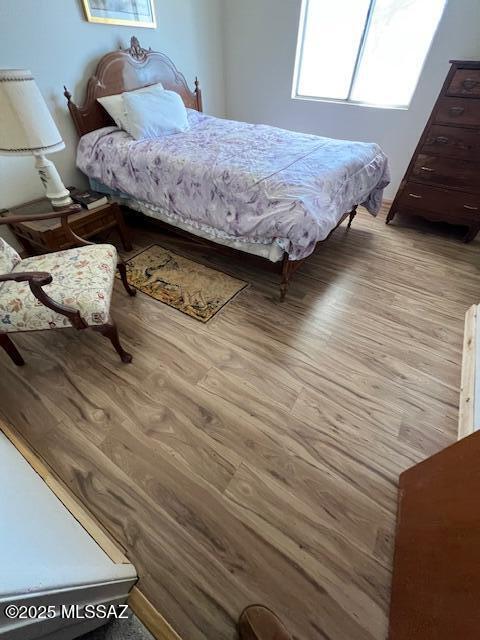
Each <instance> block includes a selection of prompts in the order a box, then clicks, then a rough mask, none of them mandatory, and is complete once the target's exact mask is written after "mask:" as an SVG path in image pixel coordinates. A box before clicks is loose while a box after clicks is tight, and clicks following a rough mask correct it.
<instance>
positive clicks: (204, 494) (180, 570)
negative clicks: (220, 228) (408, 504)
mask: <svg viewBox="0 0 480 640" xmlns="http://www.w3.org/2000/svg"><path fill="white" fill-rule="evenodd" d="M384 213H385V212H383V215H382V216H380V217H379V218H378V219H376V220H375V219H373V218H372V217H370V216H368V215H367V214H366V213H361V214H360V215H359V216H358V217H357V219H356V220H355V222H354V225H353V227H352V229H351V230H350V231H349V232H347V231H346V230H345V228H343V227H342V228H341V229H339V230H338V231H337V232H336V233H335V235H334V237H333V238H332V239H331V240H330V241H329V242H328V243H326V244H325V245H324V246H321V247H319V249H318V251H317V253H316V255H315V256H314V257H313V258H312V259H310V260H309V261H308V262H307V263H306V264H305V265H304V267H303V268H302V269H301V270H300V271H299V272H298V273H297V274H296V276H295V279H294V282H293V286H292V289H291V291H290V293H289V296H288V298H287V300H286V302H285V303H284V304H280V303H279V302H278V298H277V296H278V275H277V274H275V273H273V272H272V271H265V270H261V269H260V268H259V266H258V264H257V263H256V262H252V261H250V260H247V259H244V258H243V257H241V256H236V255H232V254H229V255H227V256H225V255H219V254H218V253H217V252H216V251H213V250H212V249H211V248H210V247H206V246H205V245H204V244H201V243H198V244H197V243H192V242H187V241H185V240H183V239H181V238H178V237H176V236H171V235H167V236H165V235H164V234H162V233H160V232H159V231H158V230H155V229H153V230H152V229H150V228H146V227H140V228H137V229H136V230H135V232H134V242H135V248H134V252H133V253H136V252H138V251H139V250H140V249H141V248H142V247H145V246H148V245H150V244H152V243H155V242H159V243H162V244H164V245H165V246H168V247H169V248H172V249H173V250H177V251H179V252H181V253H183V254H185V255H188V256H189V257H193V259H196V260H199V261H202V262H204V263H205V264H208V265H210V266H213V267H217V268H220V269H223V270H224V271H227V272H230V273H232V274H233V275H238V277H241V278H244V279H246V280H248V281H250V282H252V283H253V284H252V285H251V287H250V288H249V289H247V290H245V291H244V292H242V293H241V294H240V295H239V296H238V297H237V298H236V299H235V300H234V301H233V302H231V303H230V304H229V305H227V306H226V307H225V308H224V309H223V310H222V311H221V313H220V314H219V315H218V316H216V317H215V319H214V320H212V321H211V322H210V323H209V324H207V325H202V324H201V323H199V322H197V321H195V320H193V319H191V318H189V317H187V316H185V315H182V314H181V313H180V312H178V311H176V310H174V309H171V308H169V307H167V306H165V305H162V304H161V303H159V302H156V301H154V300H152V299H151V298H149V297H147V296H145V295H142V294H139V295H138V296H137V297H136V298H135V299H129V298H128V297H127V296H126V295H125V293H124V291H123V289H122V288H121V286H120V285H119V284H118V283H117V285H116V287H115V288H116V291H115V295H114V303H113V313H114V316H115V317H116V319H117V322H118V325H119V327H120V330H121V333H122V336H123V340H124V343H125V346H126V347H127V348H128V350H130V351H131V352H132V354H133V356H134V361H133V364H132V365H128V366H126V365H122V364H121V363H120V361H119V360H118V359H117V357H116V354H115V353H114V351H113V350H112V349H111V346H110V344H109V343H108V342H107V341H106V340H104V339H102V338H101V337H100V336H99V335H97V334H94V333H90V332H78V333H77V332H75V331H73V330H72V331H70V330H67V331H63V332H52V333H43V334H39V333H34V334H29V335H23V336H18V337H16V343H17V345H18V347H19V348H20V350H21V351H22V353H23V355H24V357H25V359H26V360H27V366H26V367H24V368H23V369H18V368H16V367H14V365H12V364H11V363H10V362H9V361H8V360H7V358H6V357H5V356H4V354H3V353H2V354H0V367H1V375H0V410H1V413H2V414H3V415H4V417H5V418H6V419H7V420H8V421H10V422H11V423H12V424H14V425H15V426H16V427H17V429H18V430H19V431H20V432H21V433H22V434H23V435H24V436H25V437H26V438H27V439H28V440H29V442H30V443H31V444H32V445H33V446H34V447H35V449H36V450H37V451H38V452H39V454H40V455H41V456H43V457H44V458H45V459H46V460H47V462H48V463H49V464H50V465H52V467H53V468H54V469H55V470H56V472H57V473H58V474H59V475H60V476H61V477H62V478H63V480H64V481H65V482H66V483H67V484H68V485H69V486H70V487H71V489H72V490H73V491H74V493H75V494H76V495H77V497H78V498H80V499H81V500H82V501H83V502H84V503H85V504H86V505H87V506H88V507H89V509H90V510H91V511H92V512H93V514H94V515H95V516H96V517H97V518H98V520H99V521H100V522H101V523H102V524H103V525H104V526H105V527H106V528H107V529H108V531H109V532H110V533H111V534H112V535H113V536H114V537H115V538H116V539H117V540H118V541H119V542H120V543H121V544H122V545H123V546H124V547H125V548H126V550H127V555H128V556H129V558H130V559H131V560H132V561H133V562H134V564H135V565H136V567H137V569H138V571H139V574H140V587H141V589H142V590H143V592H144V593H145V595H146V596H147V597H148V599H149V600H151V602H152V603H153V604H155V605H156V606H157V607H158V609H159V610H160V612H161V613H162V614H163V615H164V616H165V618H166V619H167V620H168V621H169V622H170V623H171V624H172V626H173V627H174V628H175V629H176V630H177V631H178V633H179V634H180V635H181V636H182V637H183V638H185V640H205V639H209V640H230V639H232V638H234V637H235V622H236V619H237V616H238V614H239V613H240V611H241V610H242V608H243V607H244V606H246V605H247V604H249V603H252V602H263V603H265V604H267V605H268V606H270V607H272V608H273V609H275V610H277V611H278V612H279V613H280V614H281V616H282V617H283V618H284V620H285V621H286V623H287V624H288V626H289V627H290V629H291V630H292V631H293V633H294V636H295V638H297V639H298V640H300V639H301V640H309V639H319V640H322V639H325V640H383V639H384V638H385V637H386V629H387V616H388V605H389V591H390V579H391V566H392V550H393V535H394V526H395V514H396V501H397V480H398V476H399V474H400V473H401V472H402V471H403V470H405V469H406V468H408V467H409V466H411V465H413V464H415V463H416V462H418V461H420V460H422V459H423V458H425V457H427V456H429V455H430V454H432V453H434V452H436V451H438V450H439V449H441V448H443V447H445V446H446V445H448V444H450V443H452V442H453V441H454V440H455V436H456V427H457V417H458V401H459V385H460V364H461V351H462V335H463V321H464V314H465V312H466V310H467V308H468V307H469V306H470V305H471V304H473V303H476V302H478V301H479V298H480V272H479V268H478V267H479V246H480V243H479V242H478V241H476V242H474V243H472V244H470V245H464V244H462V243H461V242H460V241H459V237H460V234H457V235H455V232H454V231H453V230H450V229H449V230H448V231H447V228H444V227H441V226H434V225H427V224H421V223H415V222H412V221H408V220H404V219H402V218H400V217H399V218H398V219H396V221H395V223H394V224H392V225H391V226H388V227H387V226H386V225H385V224H384ZM412 225H413V228H411V227H412ZM262 264H263V263H262Z"/></svg>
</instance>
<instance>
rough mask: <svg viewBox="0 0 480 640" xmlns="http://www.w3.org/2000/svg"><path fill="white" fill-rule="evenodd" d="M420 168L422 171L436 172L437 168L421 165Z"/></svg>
mask: <svg viewBox="0 0 480 640" xmlns="http://www.w3.org/2000/svg"><path fill="white" fill-rule="evenodd" d="M420 169H421V170H422V171H428V172H429V173H434V172H435V169H432V168H431V167H420Z"/></svg>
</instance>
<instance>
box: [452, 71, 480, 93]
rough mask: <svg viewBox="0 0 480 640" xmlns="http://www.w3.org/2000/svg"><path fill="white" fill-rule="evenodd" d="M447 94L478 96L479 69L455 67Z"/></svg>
mask: <svg viewBox="0 0 480 640" xmlns="http://www.w3.org/2000/svg"><path fill="white" fill-rule="evenodd" d="M447 95H449V96H473V97H477V98H480V69H457V71H456V72H455V75H454V76H453V78H452V81H451V83H450V85H449V87H448V89H447Z"/></svg>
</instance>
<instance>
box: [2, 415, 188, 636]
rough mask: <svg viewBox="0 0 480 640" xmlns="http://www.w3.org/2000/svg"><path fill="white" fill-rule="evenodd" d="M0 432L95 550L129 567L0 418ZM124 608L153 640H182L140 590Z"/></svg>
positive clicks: (93, 521)
mask: <svg viewBox="0 0 480 640" xmlns="http://www.w3.org/2000/svg"><path fill="white" fill-rule="evenodd" d="M0 431H2V432H3V433H4V434H5V436H6V437H7V438H8V440H9V441H10V442H11V443H12V444H13V446H14V447H15V448H16V449H17V451H18V452H19V453H20V454H21V455H22V456H23V458H24V459H25V460H26V461H27V462H28V464H29V465H30V466H31V467H32V469H33V470H34V471H35V472H36V473H38V475H39V476H40V477H41V478H42V480H43V481H44V482H45V484H46V485H47V486H48V487H49V488H50V490H51V491H53V493H54V494H55V495H56V496H57V498H58V499H59V500H60V502H61V503H62V504H63V505H64V506H65V508H66V509H68V511H69V512H70V513H71V514H72V516H73V517H74V518H75V520H77V522H79V524H80V525H81V526H82V527H83V528H84V529H85V531H86V532H87V533H88V534H89V535H90V536H91V537H92V538H93V539H94V540H95V542H96V543H97V544H98V546H99V547H100V548H101V549H102V550H103V551H104V552H105V553H106V554H107V556H108V557H109V558H110V560H112V562H114V563H115V564H130V560H129V559H128V558H127V556H126V555H125V551H124V549H123V548H122V547H121V545H120V544H119V543H118V542H117V541H116V540H114V539H113V538H112V537H111V536H110V534H109V533H108V532H107V531H106V530H105V529H103V527H102V526H101V525H100V524H99V523H98V522H97V520H96V519H95V518H94V516H93V515H91V514H90V512H89V511H88V510H87V509H86V507H84V506H83V504H81V503H80V502H79V500H78V499H77V498H76V497H75V496H74V495H73V493H72V492H71V491H70V489H68V487H67V486H66V485H65V484H64V483H63V482H62V481H61V480H60V478H58V476H57V475H56V474H55V472H54V471H53V470H52V469H51V468H50V467H49V465H48V464H47V463H46V462H45V461H44V460H43V459H42V458H41V457H40V456H39V454H38V453H37V452H36V451H35V450H34V449H33V447H31V446H30V445H29V444H28V442H27V441H26V440H25V438H23V436H21V435H20V434H19V433H18V431H17V430H16V429H15V428H14V427H13V426H11V425H10V424H7V423H6V422H5V421H4V420H3V419H2V417H1V416H0ZM128 605H129V607H130V608H131V610H132V611H133V612H134V614H135V615H136V616H137V618H138V619H139V620H140V621H141V622H142V624H143V625H144V626H145V627H146V628H147V629H148V630H149V631H150V633H151V634H152V635H153V636H154V637H155V638H156V640H182V639H181V638H180V636H179V635H178V634H177V633H176V632H175V631H174V629H173V628H172V627H171V626H170V624H169V623H168V622H167V621H166V620H165V618H164V617H163V616H162V615H161V614H160V613H159V612H158V611H157V609H156V608H155V607H154V606H153V605H152V603H151V602H150V601H149V600H147V598H146V597H145V596H144V595H143V593H142V592H141V591H140V589H139V588H138V587H136V586H134V587H133V588H132V590H131V591H130V594H129V597H128Z"/></svg>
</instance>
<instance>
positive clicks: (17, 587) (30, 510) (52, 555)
mask: <svg viewBox="0 0 480 640" xmlns="http://www.w3.org/2000/svg"><path fill="white" fill-rule="evenodd" d="M7 436H8V437H7ZM17 447H20V450H19V448H17ZM22 449H23V450H22ZM21 450H22V451H21ZM22 454H24V455H27V456H28V455H29V452H28V451H27V450H26V449H24V448H23V447H22V446H21V443H20V442H19V441H18V440H17V439H16V438H13V437H12V432H11V431H10V429H9V428H8V427H7V426H6V425H4V424H3V423H2V422H1V420H0V487H1V490H0V575H1V580H0V637H2V638H8V640H36V639H39V638H42V639H45V640H47V639H48V640H70V639H72V638H76V637H78V636H79V635H81V634H83V633H86V632H87V631H90V630H92V629H94V628H96V627H98V626H100V625H102V624H105V622H106V620H102V619H99V618H95V619H82V616H79V617H77V618H76V619H70V618H69V614H68V613H67V612H65V614H64V616H63V617H62V615H61V613H60V612H61V611H62V610H61V605H67V607H72V605H73V606H75V605H78V607H79V611H80V612H82V610H83V607H84V606H85V605H87V604H88V605H100V604H102V605H106V606H109V605H111V604H112V605H119V604H123V603H125V602H126V601H127V598H128V595H129V592H130V590H131V588H132V587H133V585H134V584H135V582H136V581H137V574H136V572H135V568H134V567H133V566H132V564H130V563H129V562H128V560H127V558H125V556H124V555H123V554H122V553H121V552H120V551H119V550H118V549H117V548H116V547H115V546H114V545H113V543H112V542H111V541H110V540H108V539H107V538H106V536H105V534H103V532H99V533H98V534H95V531H94V530H93V529H94V527H95V525H92V526H91V527H90V531H87V530H86V529H85V528H84V526H82V524H81V523H80V522H81V521H82V520H85V519H86V518H85V517H84V516H83V515H82V514H81V508H80V507H79V506H78V505H77V504H76V503H74V502H73V501H72V499H71V498H70V497H69V495H68V494H67V492H66V491H65V490H64V489H63V488H62V486H61V485H60V484H59V483H58V481H57V480H56V479H55V478H53V477H52V476H51V475H50V474H49V473H48V471H47V470H38V469H37V470H35V469H34V468H33V467H32V466H31V464H29V461H27V459H26V458H25V457H24V455H22ZM30 462H31V459H30ZM37 471H38V472H37ZM59 496H61V498H59ZM62 500H63V501H62ZM66 504H68V505H69V507H68V508H67V506H66ZM94 535H95V539H94ZM102 539H103V542H104V544H103V546H100V543H99V542H98V541H97V540H102ZM8 605H15V606H17V607H20V606H23V607H32V609H31V610H30V611H34V608H35V607H38V606H40V605H45V606H51V607H55V608H56V615H55V617H52V618H48V619H43V620H42V619H31V620H28V619H18V618H12V619H9V618H8V617H7V615H6V612H5V608H6V607H7V606H8ZM40 613H41V612H40ZM43 617H44V618H45V614H44V615H43Z"/></svg>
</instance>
